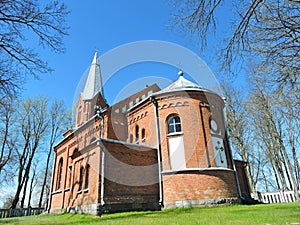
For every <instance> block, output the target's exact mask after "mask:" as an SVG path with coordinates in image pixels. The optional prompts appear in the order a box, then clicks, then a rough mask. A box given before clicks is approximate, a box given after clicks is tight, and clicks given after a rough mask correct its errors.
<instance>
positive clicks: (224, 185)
mask: <svg viewBox="0 0 300 225" xmlns="http://www.w3.org/2000/svg"><path fill="white" fill-rule="evenodd" d="M163 184H164V204H165V207H166V208H169V207H177V206H182V205H180V204H181V203H182V202H189V203H190V204H193V205H200V204H209V203H210V202H212V200H213V199H215V200H219V201H220V202H221V203H223V201H222V200H223V199H237V198H238V192H237V186H236V182H235V177H234V172H233V171H232V170H218V169H216V170H203V171H182V172H178V173H176V174H164V175H163ZM193 201H194V203H193ZM213 202H215V203H217V202H216V201H213ZM178 204H179V205H178Z"/></svg>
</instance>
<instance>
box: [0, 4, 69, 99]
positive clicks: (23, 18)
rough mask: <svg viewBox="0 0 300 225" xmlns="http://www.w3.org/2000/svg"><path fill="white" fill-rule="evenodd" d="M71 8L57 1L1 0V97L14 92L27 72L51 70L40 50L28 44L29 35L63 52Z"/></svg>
mask: <svg viewBox="0 0 300 225" xmlns="http://www.w3.org/2000/svg"><path fill="white" fill-rule="evenodd" d="M68 13H69V12H68V11H67V9H66V6H65V5H64V4H62V3H59V2H58V1H54V0H52V1H48V3H47V4H46V5H44V6H43V5H42V3H41V2H40V1H37V0H13V1H12V0H2V1H1V3H0V27H1V30H0V68H1V70H0V71H1V72H0V94H1V96H0V100H1V99H2V97H3V96H4V95H6V94H12V95H13V94H15V91H16V90H17V88H18V87H19V85H20V83H21V82H20V81H22V79H23V78H24V75H25V74H24V73H28V74H32V75H34V76H35V77H38V76H39V73H47V72H49V71H51V69H50V67H49V66H48V64H47V62H46V61H43V60H42V59H41V58H40V57H39V55H38V53H37V51H36V50H35V49H33V48H32V47H30V46H28V45H27V43H28V42H26V41H27V40H28V39H31V40H38V42H37V43H36V44H40V45H42V47H47V48H49V49H50V50H52V51H54V52H56V53H60V52H63V51H64V47H63V42H62V38H63V37H64V36H65V35H66V34H67V33H66V31H67V29H68V27H67V26H66V21H65V17H66V15H67V14H68Z"/></svg>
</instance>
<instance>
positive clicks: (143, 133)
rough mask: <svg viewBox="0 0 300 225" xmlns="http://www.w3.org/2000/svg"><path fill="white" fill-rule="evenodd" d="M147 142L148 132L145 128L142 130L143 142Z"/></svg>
mask: <svg viewBox="0 0 300 225" xmlns="http://www.w3.org/2000/svg"><path fill="white" fill-rule="evenodd" d="M145 140H146V131H145V128H143V129H142V142H145Z"/></svg>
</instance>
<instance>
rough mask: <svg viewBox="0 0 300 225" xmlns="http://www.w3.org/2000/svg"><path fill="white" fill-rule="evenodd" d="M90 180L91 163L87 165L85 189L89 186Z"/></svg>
mask: <svg viewBox="0 0 300 225" xmlns="http://www.w3.org/2000/svg"><path fill="white" fill-rule="evenodd" d="M89 182H90V165H87V166H86V171H85V185H84V189H88V188H89Z"/></svg>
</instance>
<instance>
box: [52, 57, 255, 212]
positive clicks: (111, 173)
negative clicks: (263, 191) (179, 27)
mask: <svg viewBox="0 0 300 225" xmlns="http://www.w3.org/2000/svg"><path fill="white" fill-rule="evenodd" d="M178 75H179V77H178V79H177V80H176V81H174V82H173V83H171V84H170V85H169V86H167V87H166V88H164V89H160V88H159V87H158V86H157V85H156V84H153V85H151V86H148V87H146V88H144V89H142V90H141V91H139V92H137V93H135V94H133V95H131V96H129V97H127V98H125V99H123V100H122V101H120V102H118V103H116V104H114V105H111V106H109V105H108V104H107V102H106V100H105V99H104V97H103V87H102V80H101V72H100V64H99V60H98V55H97V53H96V54H95V56H94V59H93V61H92V64H91V66H90V68H89V71H88V77H87V80H86V83H85V87H84V90H83V91H82V93H81V94H80V97H79V99H78V102H77V105H76V119H75V120H76V121H75V125H74V128H73V129H71V130H68V131H67V132H66V133H65V134H64V138H63V140H62V141H61V142H60V143H59V144H57V145H56V147H55V149H54V153H55V157H54V166H53V168H54V170H53V177H52V185H51V194H50V200H49V207H48V208H49V211H50V212H51V213H60V212H65V211H67V212H77V213H91V214H94V215H100V214H102V213H104V212H116V211H130V210H156V209H163V208H171V207H189V206H199V205H207V204H223V203H234V202H239V201H240V200H241V198H244V197H249V196H250V194H249V189H248V185H247V179H246V176H245V173H244V164H245V163H244V162H241V161H234V160H233V158H232V153H231V150H230V146H229V142H228V137H227V135H226V129H225V123H224V115H223V111H224V99H223V98H222V97H221V96H219V95H218V94H216V93H215V92H213V91H211V90H207V89H204V88H202V87H200V86H199V85H197V84H195V83H193V82H191V81H189V80H187V79H185V78H184V76H183V73H182V72H179V73H178Z"/></svg>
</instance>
